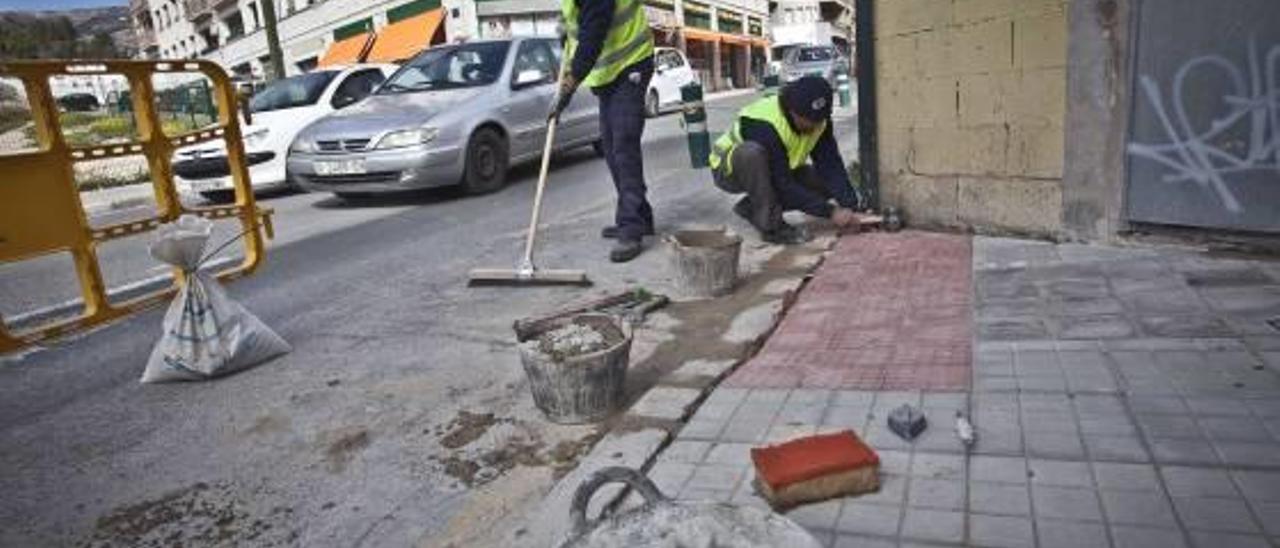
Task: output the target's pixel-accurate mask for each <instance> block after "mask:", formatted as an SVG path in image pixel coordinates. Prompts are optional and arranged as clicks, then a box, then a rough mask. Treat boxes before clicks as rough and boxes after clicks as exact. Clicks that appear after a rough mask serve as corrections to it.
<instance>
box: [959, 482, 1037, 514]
mask: <svg viewBox="0 0 1280 548" xmlns="http://www.w3.org/2000/svg"><path fill="white" fill-rule="evenodd" d="M969 510H970V511H972V512H978V513H982V514H993V515H1005V516H1030V515H1031V492H1030V490H1029V488H1028V487H1027V486H1026V485H1020V484H1012V483H990V482H985V481H975V482H971V483H969Z"/></svg>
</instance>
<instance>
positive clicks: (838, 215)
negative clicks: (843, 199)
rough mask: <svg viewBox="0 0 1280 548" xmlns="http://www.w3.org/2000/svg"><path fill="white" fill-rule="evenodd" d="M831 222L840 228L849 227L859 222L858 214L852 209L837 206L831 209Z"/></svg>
mask: <svg viewBox="0 0 1280 548" xmlns="http://www.w3.org/2000/svg"><path fill="white" fill-rule="evenodd" d="M831 222H833V223H835V225H836V226H838V227H840V228H848V227H850V226H854V225H857V224H858V216H857V215H854V213H853V210H852V209H849V208H846V207H837V208H834V209H832V210H831Z"/></svg>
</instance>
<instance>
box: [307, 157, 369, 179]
mask: <svg viewBox="0 0 1280 548" xmlns="http://www.w3.org/2000/svg"><path fill="white" fill-rule="evenodd" d="M363 173H364V160H362V159H355V160H336V161H333V160H330V161H322V162H316V175H321V176H323V175H360V174H363Z"/></svg>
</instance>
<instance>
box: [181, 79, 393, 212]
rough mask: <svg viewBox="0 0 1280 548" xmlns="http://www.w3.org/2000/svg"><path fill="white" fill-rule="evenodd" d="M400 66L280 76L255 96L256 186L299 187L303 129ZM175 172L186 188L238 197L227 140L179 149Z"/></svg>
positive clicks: (248, 138)
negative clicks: (294, 153) (293, 148)
mask: <svg viewBox="0 0 1280 548" xmlns="http://www.w3.org/2000/svg"><path fill="white" fill-rule="evenodd" d="M398 68H399V67H398V66H396V65H383V64H377V65H374V64H365V65H353V66H349V67H335V68H325V69H320V70H315V71H312V72H308V73H306V74H300V75H298V76H291V77H289V78H285V79H283V80H277V81H275V82H272V83H270V84H268V85H267V86H266V87H264V88H262V90H260V91H258V93H256V94H254V96H253V98H252V99H250V100H249V114H250V121H251V122H252V124H248V125H242V126H241V127H240V131H241V134H242V135H244V150H245V155H246V157H247V159H248V163H249V182H250V184H251V185H252V186H253V189H254V190H255V191H259V190H265V189H271V188H282V187H291V186H294V185H293V183H292V182H291V181H290V180H289V176H288V173H287V172H286V170H285V164H286V158H287V157H288V155H289V145H290V144H292V143H293V140H294V138H296V137H297V136H298V133H299V132H301V131H302V129H303V128H305V127H307V126H308V125H310V124H311V123H312V122H314V121H316V120H319V119H320V118H322V117H324V116H325V115H326V114H329V113H331V112H334V111H336V110H338V109H341V108H344V107H347V106H350V105H352V104H355V103H357V102H359V101H361V100H363V99H364V98H365V97H368V96H369V94H371V93H373V90H375V89H377V87H378V86H379V85H381V84H382V82H383V81H384V80H386V79H387V77H389V76H391V74H392V73H393V72H395V71H396V69H398ZM243 121H244V120H243V118H242V119H241V122H242V123H243ZM173 171H174V174H175V175H176V176H177V177H176V183H177V187H178V190H179V191H181V192H184V193H199V194H201V195H203V196H204V197H205V198H207V199H210V200H213V201H226V200H228V199H230V198H231V197H232V191H233V189H234V186H233V185H232V182H231V175H230V173H231V172H230V168H229V167H228V166H227V155H226V147H225V146H224V145H223V144H222V143H221V142H211V143H201V144H199V145H194V146H190V147H186V148H182V149H179V150H178V151H177V152H175V153H174V158H173Z"/></svg>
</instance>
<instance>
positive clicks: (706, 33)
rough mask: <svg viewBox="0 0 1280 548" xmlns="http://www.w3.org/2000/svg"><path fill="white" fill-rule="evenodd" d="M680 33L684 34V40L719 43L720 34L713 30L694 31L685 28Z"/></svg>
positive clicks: (693, 29)
mask: <svg viewBox="0 0 1280 548" xmlns="http://www.w3.org/2000/svg"><path fill="white" fill-rule="evenodd" d="M682 32H684V39H685V40H701V41H703V42H719V41H720V33H718V32H716V31H713V30H702V29H695V28H692V27H685V28H684V29H683V31H682Z"/></svg>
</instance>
